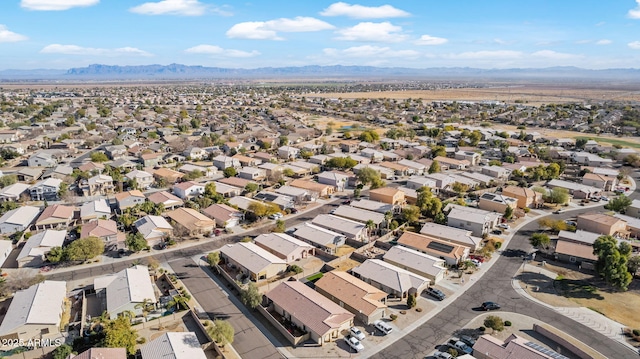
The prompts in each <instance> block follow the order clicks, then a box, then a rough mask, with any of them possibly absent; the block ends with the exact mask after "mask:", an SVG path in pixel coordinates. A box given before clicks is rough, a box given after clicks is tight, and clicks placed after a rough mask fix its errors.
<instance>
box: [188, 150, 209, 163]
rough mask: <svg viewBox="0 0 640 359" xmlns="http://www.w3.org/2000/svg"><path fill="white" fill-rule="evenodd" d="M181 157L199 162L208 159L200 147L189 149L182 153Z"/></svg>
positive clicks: (205, 152)
mask: <svg viewBox="0 0 640 359" xmlns="http://www.w3.org/2000/svg"><path fill="white" fill-rule="evenodd" d="M182 155H183V156H185V157H187V158H191V159H192V160H194V161H199V160H202V159H204V158H207V157H209V153H207V151H206V150H205V149H203V148H200V147H189V148H187V149H186V150H184V151H183V152H182Z"/></svg>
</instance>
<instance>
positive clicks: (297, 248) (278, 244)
mask: <svg viewBox="0 0 640 359" xmlns="http://www.w3.org/2000/svg"><path fill="white" fill-rule="evenodd" d="M254 242H255V244H256V245H257V246H258V247H261V248H263V249H264V250H266V251H267V252H269V253H271V254H273V255H275V256H276V257H278V258H280V259H284V261H285V262H287V264H292V263H293V262H295V261H298V260H301V259H304V258H307V256H312V255H313V254H314V250H315V247H314V246H312V245H310V244H308V243H306V242H303V241H301V240H299V239H296V238H294V237H292V236H290V235H288V234H285V233H267V234H261V235H259V236H257V237H256V238H254Z"/></svg>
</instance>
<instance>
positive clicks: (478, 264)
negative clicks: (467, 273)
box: [471, 259, 482, 268]
mask: <svg viewBox="0 0 640 359" xmlns="http://www.w3.org/2000/svg"><path fill="white" fill-rule="evenodd" d="M471 263H473V264H474V265H475V266H476V267H478V268H480V267H481V266H482V262H480V261H479V260H477V259H471Z"/></svg>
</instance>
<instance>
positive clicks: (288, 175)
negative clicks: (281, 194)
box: [282, 167, 296, 177]
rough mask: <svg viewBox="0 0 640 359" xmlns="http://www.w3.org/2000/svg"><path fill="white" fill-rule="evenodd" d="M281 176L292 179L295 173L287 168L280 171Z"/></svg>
mask: <svg viewBox="0 0 640 359" xmlns="http://www.w3.org/2000/svg"><path fill="white" fill-rule="evenodd" d="M282 174H283V175H285V176H287V177H293V176H295V175H296V173H295V172H294V171H293V170H292V169H291V168H288V167H287V168H285V169H284V170H282Z"/></svg>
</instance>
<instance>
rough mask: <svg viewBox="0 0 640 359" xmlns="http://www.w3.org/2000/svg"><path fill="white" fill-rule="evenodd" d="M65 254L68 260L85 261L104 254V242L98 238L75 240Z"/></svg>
mask: <svg viewBox="0 0 640 359" xmlns="http://www.w3.org/2000/svg"><path fill="white" fill-rule="evenodd" d="M65 252H66V257H67V258H69V260H72V261H86V260H89V259H92V258H95V257H97V256H99V255H101V254H102V253H104V242H103V241H102V240H101V239H100V238H98V237H87V238H80V239H76V240H75V241H73V242H71V244H70V245H69V246H68V247H67V248H66V251H65Z"/></svg>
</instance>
